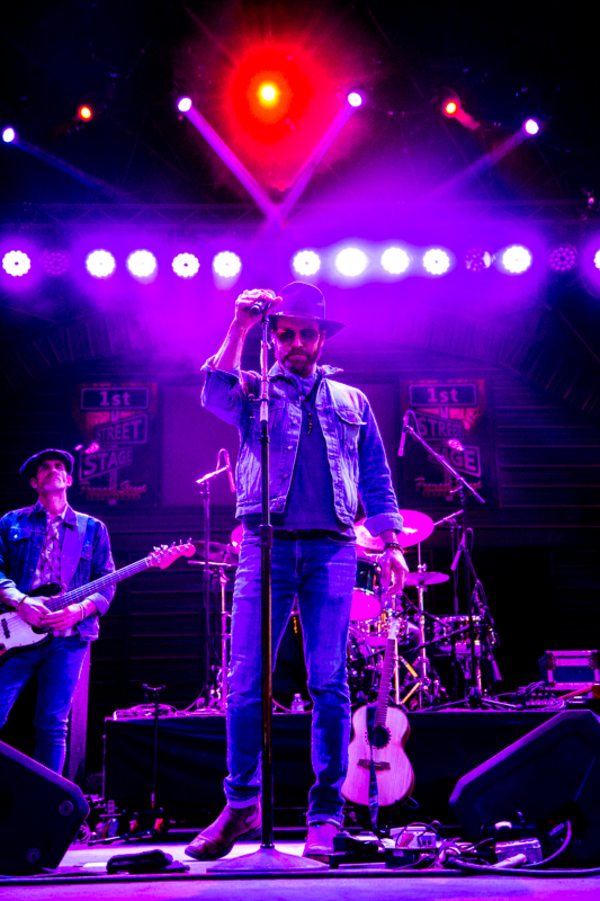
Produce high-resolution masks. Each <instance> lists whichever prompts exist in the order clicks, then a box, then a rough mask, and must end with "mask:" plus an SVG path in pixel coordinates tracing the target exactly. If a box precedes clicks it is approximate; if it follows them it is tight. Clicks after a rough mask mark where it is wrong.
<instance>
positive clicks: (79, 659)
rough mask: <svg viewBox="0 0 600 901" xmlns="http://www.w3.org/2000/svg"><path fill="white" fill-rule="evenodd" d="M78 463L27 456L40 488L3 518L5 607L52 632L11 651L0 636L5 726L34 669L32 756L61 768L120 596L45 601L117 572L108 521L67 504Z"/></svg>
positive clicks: (52, 453) (55, 453) (0, 706)
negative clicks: (94, 645)
mask: <svg viewBox="0 0 600 901" xmlns="http://www.w3.org/2000/svg"><path fill="white" fill-rule="evenodd" d="M73 464H74V460H73V457H72V455H71V454H70V453H69V452H68V451H64V450H55V449H53V448H48V449H46V450H43V451H40V453H37V454H34V455H33V456H32V457H29V459H28V460H26V461H25V463H24V464H23V466H22V467H21V469H20V474H21V476H22V477H23V478H24V479H25V480H26V481H28V482H29V484H30V485H31V487H32V488H34V489H35V490H36V491H37V494H38V500H37V503H35V504H34V505H33V506H31V507H23V508H22V509H20V510H12V511H11V512H9V513H7V514H6V515H5V516H3V517H2V519H0V612H1V611H2V610H4V611H6V610H16V611H17V612H18V614H19V616H20V617H21V618H22V619H23V620H24V621H25V622H26V623H28V624H29V625H30V626H31V627H33V628H34V629H35V630H43V631H47V632H48V638H47V639H46V640H44V641H41V642H39V643H36V644H34V645H32V646H31V647H24V648H19V649H18V650H15V651H14V653H13V652H10V653H6V644H3V636H2V634H0V727H2V726H3V725H4V723H5V722H6V719H7V717H8V714H9V712H10V709H11V707H12V705H13V704H14V702H15V700H16V699H17V697H18V695H19V694H20V692H21V691H22V689H23V688H24V687H25V685H26V684H27V682H29V680H30V679H31V677H32V676H33V675H34V673H37V677H38V695H37V705H36V713H35V729H36V745H35V752H34V755H33V756H34V759H35V760H37V761H38V762H39V763H42V764H44V766H47V767H48V768H49V769H51V770H54V771H55V772H57V773H62V769H63V766H64V762H65V754H66V734H67V721H68V717H69V711H70V709H71V704H72V702H73V696H74V694H75V688H76V686H77V682H78V679H79V676H80V673H81V668H82V666H83V662H84V659H85V656H86V652H87V649H88V646H89V643H90V641H93V640H94V639H96V638H97V637H98V633H99V627H98V617H99V616H101V615H102V614H103V613H106V611H107V610H108V607H109V604H110V602H111V600H112V598H113V596H114V593H115V588H114V585H111V586H110V587H107V588H104V589H102V590H101V591H95V592H94V593H93V594H90V595H89V596H88V597H85V598H83V599H82V601H81V602H80V603H76V604H69V605H68V606H66V607H63V608H62V609H59V610H56V611H55V612H53V611H52V610H50V609H49V608H48V606H46V603H44V601H45V600H47V598H48V596H49V593H50V594H58V593H59V591H61V590H66V589H68V588H77V587H79V586H83V585H86V583H88V582H90V581H93V580H94V579H98V578H100V577H102V576H105V575H108V574H109V573H112V572H114V569H115V565H114V562H113V558H112V553H111V548H110V541H109V537H108V532H107V530H106V526H105V525H104V523H102V522H100V520H98V519H94V517H92V516H86V515H84V514H81V513H76V512H75V511H74V510H73V509H72V507H71V506H70V505H69V503H68V501H67V489H68V488H69V487H70V486H71V485H72V484H73V479H72V472H73ZM52 583H55V584H54V586H53V587H51V588H49V589H45V588H44V586H47V585H51V584H52ZM36 589H37V591H36ZM36 594H37V595H38V596H37V597H36V596H35V595H36ZM42 595H45V597H44V596H42Z"/></svg>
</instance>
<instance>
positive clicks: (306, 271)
mask: <svg viewBox="0 0 600 901" xmlns="http://www.w3.org/2000/svg"><path fill="white" fill-rule="evenodd" d="M292 266H293V267H294V269H295V270H296V272H297V273H298V275H314V274H315V272H318V271H319V269H320V268H321V258H320V256H319V254H318V253H315V252H314V250H300V251H299V252H298V253H297V254H296V256H295V257H294V259H293V260H292Z"/></svg>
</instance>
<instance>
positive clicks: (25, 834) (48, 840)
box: [0, 742, 89, 876]
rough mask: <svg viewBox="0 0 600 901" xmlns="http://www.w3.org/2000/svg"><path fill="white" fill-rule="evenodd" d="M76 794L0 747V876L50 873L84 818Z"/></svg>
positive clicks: (69, 784)
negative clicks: (41, 871) (46, 869)
mask: <svg viewBox="0 0 600 901" xmlns="http://www.w3.org/2000/svg"><path fill="white" fill-rule="evenodd" d="M88 813H89V807H88V804H87V801H86V800H85V798H84V796H83V793H82V791H81V789H80V788H79V787H78V786H77V785H74V784H73V783H72V782H69V781H68V780H67V779H63V777H62V776H58V775H57V774H56V773H53V772H52V770H49V769H47V767H45V766H42V765H41V764H40V763H36V761H35V760H31V758H29V757H26V756H25V754H21V753H20V751H15V750H14V748H11V747H10V746H9V745H6V744H4V742H0V873H1V874H2V875H4V876H11V875H16V874H23V873H35V872H39V871H40V870H41V869H42V868H45V867H47V868H49V869H54V868H55V867H57V866H58V865H59V863H60V862H61V860H62V859H63V857H64V855H65V852H66V850H67V848H68V847H69V845H70V844H71V842H72V841H73V839H74V838H75V836H76V835H77V833H78V831H79V828H80V826H81V824H82V823H83V821H84V820H85V818H86V816H87V815H88Z"/></svg>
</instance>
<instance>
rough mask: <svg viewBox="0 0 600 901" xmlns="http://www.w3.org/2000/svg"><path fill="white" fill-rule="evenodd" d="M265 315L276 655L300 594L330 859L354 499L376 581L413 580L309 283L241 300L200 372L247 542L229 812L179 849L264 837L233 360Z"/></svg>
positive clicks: (254, 419)
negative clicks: (233, 435) (372, 543)
mask: <svg viewBox="0 0 600 901" xmlns="http://www.w3.org/2000/svg"><path fill="white" fill-rule="evenodd" d="M265 313H266V314H267V315H268V316H269V325H270V331H271V337H272V341H273V348H274V352H275V364H274V365H273V366H272V368H271V370H270V372H269V428H270V508H271V522H272V525H273V528H274V540H273V550H272V627H273V649H274V653H276V650H277V647H278V645H279V642H280V640H281V637H282V635H283V632H284V630H285V626H286V624H287V621H288V618H289V616H290V613H291V611H292V605H293V602H294V598H295V597H297V601H298V607H299V611H300V617H301V621H302V630H303V633H304V647H305V657H306V665H307V671H308V689H309V692H310V696H311V698H312V702H313V713H312V765H313V770H314V774H315V783H314V785H313V786H312V788H311V790H310V794H309V809H308V815H307V823H308V836H307V842H306V846H305V849H304V854H305V855H307V856H311V857H315V858H320V857H325V856H326V855H328V854H330V853H332V851H333V837H334V835H335V834H336V832H338V830H339V828H340V826H341V825H342V822H343V812H342V808H343V798H342V795H341V791H340V789H341V786H342V784H343V782H344V779H345V776H346V770H347V749H348V743H349V738H350V695H349V690H348V679H347V662H346V648H347V641H348V628H349V620H350V604H351V598H352V591H353V589H354V587H355V583H356V538H355V533H354V522H355V519H356V514H357V508H358V503H359V498H360V501H361V502H362V504H363V506H364V508H365V512H366V514H367V519H366V526H367V528H368V529H369V531H370V532H371V533H372V534H373V535H380V536H381V537H382V538H383V541H384V544H385V551H384V554H383V558H382V561H381V563H382V578H383V582H384V583H388V584H389V583H390V582H393V583H394V584H396V585H397V586H399V587H401V586H402V585H403V583H404V578H405V574H406V572H407V567H406V563H405V561H404V557H403V555H402V551H401V548H400V545H399V543H398V540H397V533H399V532H400V531H401V529H402V517H401V516H400V514H399V511H398V503H397V500H396V496H395V494H394V490H393V487H392V480H391V475H390V469H389V466H388V463H387V460H386V456H385V450H384V447H383V443H382V440H381V436H380V433H379V429H378V427H377V423H376V421H375V417H374V416H373V412H372V410H371V407H370V405H369V402H368V400H367V398H366V396H365V395H364V394H363V393H362V392H361V391H359V390H358V389H357V388H353V387H350V386H349V385H346V384H343V383H342V382H339V381H337V380H336V379H335V375H336V374H337V373H338V372H340V370H339V369H335V368H332V367H331V366H327V365H321V363H320V358H321V354H322V353H323V348H324V344H325V341H326V339H327V340H329V339H330V338H332V337H333V336H334V335H335V334H336V333H337V332H339V331H340V329H342V328H343V327H344V326H343V324H342V323H341V322H337V321H334V320H330V319H327V317H326V315H325V299H324V297H323V294H322V293H321V291H320V290H319V289H318V288H317V287H315V286H314V285H309V284H305V283H303V282H292V284H290V285H287V286H286V287H285V288H283V290H282V291H281V292H280V294H279V296H278V297H276V298H275V297H274V295H273V293H272V292H269V291H263V290H253V291H244V292H243V294H241V295H240V297H238V299H237V301H236V303H235V312H234V318H233V321H232V323H231V325H230V327H229V330H228V332H227V335H226V337H225V340H224V342H223V344H222V346H221V348H220V350H219V351H218V353H217V354H216V355H215V356H214V357H212V358H211V359H209V360H208V361H207V363H206V364H205V366H204V370H205V372H206V381H205V384H204V388H203V394H202V400H203V404H204V406H205V407H206V408H207V409H209V410H211V411H212V412H213V413H215V414H216V415H217V416H219V417H220V418H221V419H223V420H225V421H226V422H229V423H232V424H234V425H236V426H237V427H238V429H239V433H240V451H239V457H238V463H237V469H236V481H237V511H236V516H237V517H238V518H239V519H241V521H242V523H243V525H244V537H243V541H242V545H241V550H240V561H239V567H238V571H237V575H236V581H235V589H234V597H233V619H232V642H231V676H230V682H229V694H228V703H227V739H228V741H227V765H228V776H227V777H226V779H225V782H224V790H225V796H226V800H227V804H226V806H225V808H224V810H223V812H222V813H221V814H220V815H219V817H218V818H217V819H216V820H215V821H214V822H213V823H212V824H211V825H210V826H208V827H207V828H206V829H204V830H203V831H202V832H201V833H200V834H199V835H198V836H197V837H196V838H195V839H194V841H193V842H192V843H191V845H190V846H189V847H188V848H187V849H186V853H188V854H189V855H190V856H192V857H195V858H196V859H199V860H212V859H215V858H217V857H221V856H222V855H223V854H225V853H227V851H228V850H229V849H230V847H231V846H232V845H233V843H234V842H235V841H236V840H237V839H239V838H241V837H243V836H244V837H251V836H255V835H258V832H257V830H258V829H259V827H260V823H261V809H260V751H261V650H260V648H261V639H260V615H261V605H260V597H261V551H260V544H259V535H258V530H259V525H260V520H261V467H260V458H261V448H260V418H259V405H260V400H259V394H260V376H259V374H258V373H257V372H251V371H242V370H241V369H240V364H241V355H242V348H243V346H244V341H245V338H246V336H247V334H248V331H249V330H250V328H251V327H252V326H253V325H254V323H255V322H258V321H259V319H260V318H261V317H262V316H263V315H264V314H265Z"/></svg>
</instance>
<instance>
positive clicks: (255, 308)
mask: <svg viewBox="0 0 600 901" xmlns="http://www.w3.org/2000/svg"><path fill="white" fill-rule="evenodd" d="M261 291H262V293H263V294H268V295H269V297H267V298H264V297H262V298H261V297H257V298H256V300H255V301H254V303H253V304H252V306H251V307H250V314H251V315H252V316H263V315H264V314H265V313H266V312H267V310H268V309H269V305H270V304H271V302H272V301H274V300H275V298H276V297H277V295H276V294H275V291H271V289H270V288H264V289H261Z"/></svg>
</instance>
